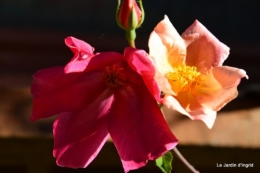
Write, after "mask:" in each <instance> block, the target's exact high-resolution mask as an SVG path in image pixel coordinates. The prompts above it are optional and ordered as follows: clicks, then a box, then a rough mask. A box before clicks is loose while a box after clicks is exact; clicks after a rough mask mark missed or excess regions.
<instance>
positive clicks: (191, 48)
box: [149, 16, 248, 128]
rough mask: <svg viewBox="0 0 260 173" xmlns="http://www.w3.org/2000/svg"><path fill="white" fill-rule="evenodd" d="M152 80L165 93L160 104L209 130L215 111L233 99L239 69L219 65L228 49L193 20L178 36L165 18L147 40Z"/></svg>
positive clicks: (240, 75) (242, 71)
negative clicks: (152, 66)
mask: <svg viewBox="0 0 260 173" xmlns="http://www.w3.org/2000/svg"><path fill="white" fill-rule="evenodd" d="M149 49H150V53H149V54H150V57H151V58H152V60H153V61H154V64H155V67H156V76H155V80H156V81H157V82H158V84H159V86H160V87H161V90H162V91H163V92H164V93H165V97H164V105H166V106H167V107H168V108H172V109H175V110H177V111H179V112H181V113H183V114H185V115H187V116H188V117H190V118H191V119H192V120H202V121H204V122H205V123H206V125H207V126H208V127H209V128H211V127H212V126H213V124H214V121H215V118H216V111H218V110H220V109H221V108H222V107H223V106H224V105H225V104H227V103H228V102H229V101H231V100H232V99H234V98H235V97H236V96H237V94H238V92H237V86H238V84H239V83H240V80H241V78H243V77H246V78H248V76H247V75H246V72H245V71H244V70H242V69H238V68H234V67H229V66H222V64H223V62H224V61H225V60H226V58H227V57H228V55H229V48H228V47H227V46H226V45H224V44H223V43H221V42H220V41H219V40H218V39H217V38H216V37H214V35H212V34H211V33H210V32H209V31H208V30H207V29H206V28H205V27H204V26H203V25H202V24H201V23H199V22H198V21H197V20H196V21H195V22H194V23H193V24H192V25H191V26H190V27H189V28H188V29H187V30H186V31H185V32H184V33H183V34H182V35H181V36H180V35H179V34H178V32H177V31H176V29H175V28H174V27H173V25H172V24H171V22H170V21H169V19H168V17H167V16H165V18H164V20H162V21H161V22H159V23H158V24H157V26H156V27H155V29H154V31H153V32H152V33H151V35H150V39H149Z"/></svg>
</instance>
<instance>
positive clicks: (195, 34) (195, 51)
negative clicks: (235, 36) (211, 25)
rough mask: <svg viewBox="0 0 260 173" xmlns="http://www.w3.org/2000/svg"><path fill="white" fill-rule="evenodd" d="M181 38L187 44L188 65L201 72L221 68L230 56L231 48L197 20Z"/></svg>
mask: <svg viewBox="0 0 260 173" xmlns="http://www.w3.org/2000/svg"><path fill="white" fill-rule="evenodd" d="M181 36H182V38H183V39H184V40H185V41H186V44H187V57H186V64H187V65H189V66H196V67H197V68H198V69H199V71H202V72H205V71H207V70H209V69H210V68H211V67H214V66H221V65H222V64H223V62H224V61H225V60H226V59H227V57H228V55H229V48H228V47H227V46H226V45H224V44H223V43H221V42H220V41H219V40H218V39H217V38H216V37H215V36H214V35H213V34H212V33H211V32H209V31H208V29H207V28H206V27H204V26H203V25H202V24H201V23H200V22H199V21H197V20H195V22H194V23H193V24H192V25H191V26H190V27H189V28H188V29H186V31H185V32H184V33H183V34H182V35H181Z"/></svg>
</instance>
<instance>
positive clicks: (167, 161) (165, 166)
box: [155, 151, 173, 173]
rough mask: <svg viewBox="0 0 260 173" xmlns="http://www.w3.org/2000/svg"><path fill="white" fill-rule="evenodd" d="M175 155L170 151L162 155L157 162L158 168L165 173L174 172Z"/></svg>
mask: <svg viewBox="0 0 260 173" xmlns="http://www.w3.org/2000/svg"><path fill="white" fill-rule="evenodd" d="M172 160H173V155H172V153H171V152H170V151H168V152H167V153H165V154H164V155H162V156H161V157H159V158H157V159H156V160H155V163H156V166H158V167H159V168H160V169H161V171H162V172H163V173H170V172H171V170H172Z"/></svg>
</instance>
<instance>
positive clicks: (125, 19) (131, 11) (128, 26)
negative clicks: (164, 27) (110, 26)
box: [116, 0, 144, 30]
mask: <svg viewBox="0 0 260 173" xmlns="http://www.w3.org/2000/svg"><path fill="white" fill-rule="evenodd" d="M120 2H121V1H120V0H119V1H118V7H117V14H116V18H117V24H118V25H119V26H120V27H121V28H123V29H125V30H133V29H136V28H138V27H139V26H140V25H141V24H142V23H143V19H144V10H143V7H142V1H141V0H139V6H140V8H141V9H140V8H139V6H138V5H137V3H136V1H135V0H123V2H122V4H121V6H120Z"/></svg>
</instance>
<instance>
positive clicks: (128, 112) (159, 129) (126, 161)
mask: <svg viewBox="0 0 260 173" xmlns="http://www.w3.org/2000/svg"><path fill="white" fill-rule="evenodd" d="M108 130H109V133H110V135H111V138H112V140H113V141H114V144H115V146H116V148H117V151H118V153H119V155H120V158H121V161H122V163H123V167H124V170H125V172H128V171H130V170H133V169H138V168H140V167H142V166H144V165H145V164H146V163H147V161H148V160H154V159H156V158H158V157H159V156H161V155H162V154H164V153H166V152H167V151H168V150H171V149H172V148H174V147H175V146H176V145H177V139H176V138H175V136H174V135H173V134H172V132H171V131H170V129H169V127H168V125H167V123H166V121H165V119H164V117H163V115H162V113H161V111H160V109H159V107H158V105H157V103H156V101H155V100H154V99H153V97H152V96H151V95H150V93H149V91H148V90H147V88H146V87H145V86H144V84H143V85H140V86H138V87H136V86H134V87H132V86H127V87H125V88H124V89H123V90H120V91H118V92H116V93H115V103H114V105H113V107H112V109H111V112H110V114H109V118H108Z"/></svg>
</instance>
